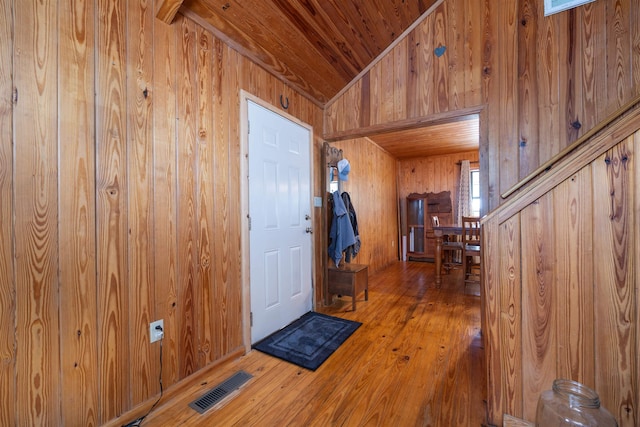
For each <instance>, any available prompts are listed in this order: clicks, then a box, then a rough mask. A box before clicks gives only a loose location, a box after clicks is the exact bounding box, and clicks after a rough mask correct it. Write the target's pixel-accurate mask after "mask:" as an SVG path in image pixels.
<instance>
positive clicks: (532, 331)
mask: <svg viewBox="0 0 640 427" xmlns="http://www.w3.org/2000/svg"><path fill="white" fill-rule="evenodd" d="M603 135H604V136H602V137H597V138H594V139H593V140H592V141H589V142H587V143H586V144H585V149H584V150H580V151H579V152H577V153H576V154H575V155H572V156H571V157H569V158H568V159H567V160H566V161H563V162H562V163H560V164H559V165H557V169H556V171H555V172H554V173H553V174H550V175H547V176H545V177H542V178H541V179H540V180H538V181H536V182H534V183H532V184H531V187H530V188H529V193H531V195H529V194H527V193H521V195H520V196H521V197H520V198H515V199H513V200H512V201H511V203H507V204H504V205H502V206H501V208H499V209H497V210H495V211H494V212H492V213H491V214H489V215H488V216H487V217H485V219H484V220H483V226H484V237H485V240H484V243H483V244H484V245H485V248H486V247H488V248H489V249H490V250H489V251H485V252H484V256H483V263H484V283H483V293H484V295H485V300H486V304H487V310H486V311H485V313H484V316H485V323H484V324H485V325H486V329H485V330H484V331H483V332H484V334H483V335H484V337H485V350H486V351H487V356H488V360H489V378H488V382H489V395H490V396H492V398H490V399H489V412H490V417H491V419H492V420H493V421H494V423H498V424H501V419H502V414H510V415H513V416H516V417H519V418H523V419H526V420H529V421H531V422H533V421H535V416H536V405H537V402H538V398H539V395H540V393H541V392H542V391H544V390H549V389H551V385H552V383H553V380H554V379H556V378H570V379H573V380H575V381H579V382H581V383H583V384H585V385H586V386H588V387H590V388H592V389H594V390H596V392H597V393H598V394H599V396H600V401H601V404H602V406H604V407H605V408H607V409H608V410H609V411H610V412H611V413H612V414H613V415H614V416H615V418H616V420H617V422H618V425H620V426H629V427H631V426H637V425H638V423H639V422H640V377H639V375H638V372H640V371H639V369H640V361H639V360H640V316H639V312H640V310H639V309H640V291H639V288H638V282H639V281H640V275H639V271H638V269H637V267H636V266H637V265H638V259H639V257H640V255H639V252H640V250H639V248H638V247H637V244H635V243H634V242H636V241H637V238H638V236H639V235H640V231H639V230H640V223H639V222H638V208H639V207H640V204H639V202H638V201H639V200H640V162H638V161H637V160H636V159H635V155H636V154H637V153H638V151H639V149H640V107H636V112H635V114H634V116H633V119H630V120H627V121H626V122H625V123H624V124H621V125H619V126H615V127H613V128H610V129H607V130H606V131H605V132H604V134H603ZM586 158H589V159H590V160H589V161H588V163H587V164H586V165H584V166H583V163H584V159H586ZM525 195H526V197H522V196H525ZM531 200H533V202H531ZM496 254H497V255H498V256H495V255H496Z"/></svg>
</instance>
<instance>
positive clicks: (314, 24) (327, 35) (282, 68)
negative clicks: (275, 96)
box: [157, 0, 437, 106]
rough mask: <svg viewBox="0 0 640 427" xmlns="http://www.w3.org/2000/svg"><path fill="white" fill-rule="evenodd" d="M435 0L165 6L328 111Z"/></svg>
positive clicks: (189, 1) (168, 13) (211, 1)
mask: <svg viewBox="0 0 640 427" xmlns="http://www.w3.org/2000/svg"><path fill="white" fill-rule="evenodd" d="M436 2H437V0H163V1H162V2H161V4H160V7H159V11H158V13H157V16H158V18H159V19H161V20H164V21H165V22H171V21H172V20H173V17H174V16H175V13H176V12H177V11H178V9H179V10H180V12H181V13H182V14H184V15H185V16H188V17H189V18H191V19H193V20H194V21H196V22H198V23H200V24H201V25H203V26H205V27H206V28H208V29H210V30H211V31H212V32H213V33H214V34H215V35H216V36H217V37H219V38H221V39H222V40H224V41H225V42H227V43H228V44H229V45H231V46H232V47H233V48H235V49H237V50H238V51H239V52H240V53H242V54H243V55H246V56H247V57H249V58H251V59H252V60H253V61H255V62H256V63H258V64H260V65H262V66H263V67H264V68H265V69H266V70H267V71H270V72H272V73H273V74H274V75H276V76H279V77H280V78H281V79H282V80H284V81H285V82H286V83H287V84H289V85H290V86H292V87H293V88H295V89H296V90H298V91H300V92H301V93H303V94H305V95H306V96H307V97H309V98H310V99H311V100H313V101H315V102H316V103H317V104H318V105H320V106H324V104H326V103H327V102H328V101H329V100H331V99H332V98H333V97H334V96H335V95H336V94H338V92H340V91H341V90H342V89H343V88H344V87H345V86H347V85H348V84H349V83H350V82H351V81H352V80H353V79H354V78H356V77H357V76H358V75H359V74H360V73H361V72H362V71H363V70H365V69H366V68H367V67H368V66H369V65H370V64H372V62H373V61H374V60H375V59H376V58H377V57H378V56H379V55H380V54H382V53H383V52H384V51H385V50H386V49H387V48H388V47H389V46H391V45H392V44H393V42H394V41H395V40H396V39H398V38H399V37H400V36H402V35H403V33H404V32H405V30H407V29H409V28H411V27H412V25H414V24H417V23H418V22H419V20H420V18H421V17H423V15H424V14H426V12H427V11H428V9H429V8H430V7H431V6H433V5H434V4H435V3H436Z"/></svg>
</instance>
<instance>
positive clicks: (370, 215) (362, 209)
mask: <svg viewBox="0 0 640 427" xmlns="http://www.w3.org/2000/svg"><path fill="white" fill-rule="evenodd" d="M331 145H332V146H334V147H336V148H338V149H342V152H343V157H344V158H345V159H347V160H349V164H350V167H351V171H350V172H349V176H348V178H349V179H348V180H347V181H344V182H343V187H342V190H343V191H346V192H348V193H349V196H350V197H351V201H352V203H353V205H354V207H355V209H356V215H357V218H358V231H359V233H360V239H361V241H362V246H361V249H360V253H359V254H358V255H357V256H356V258H355V259H354V260H353V262H354V263H357V264H368V265H369V274H372V273H375V272H376V271H379V270H381V269H382V268H384V267H386V266H387V265H389V264H390V263H391V262H393V261H396V260H398V202H397V199H396V197H397V196H396V194H397V188H396V177H397V169H398V167H397V161H396V160H395V159H394V158H393V157H392V156H391V155H390V154H389V153H387V152H386V151H384V150H382V149H381V148H380V147H379V146H377V145H376V144H374V143H373V142H371V140H369V139H368V138H356V139H349V140H343V141H338V142H335V143H332V144H331ZM325 253H326V252H325Z"/></svg>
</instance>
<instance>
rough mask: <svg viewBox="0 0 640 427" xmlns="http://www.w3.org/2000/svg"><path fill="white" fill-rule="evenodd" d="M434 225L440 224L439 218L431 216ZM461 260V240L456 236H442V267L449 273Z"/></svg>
mask: <svg viewBox="0 0 640 427" xmlns="http://www.w3.org/2000/svg"><path fill="white" fill-rule="evenodd" d="M432 222H433V226H434V227H438V226H440V219H439V218H438V217H437V216H433V217H432ZM461 260H462V242H461V241H459V240H457V239H456V236H443V238H442V269H443V270H444V271H445V272H447V273H449V271H450V270H451V269H453V268H456V267H458V266H460V265H461V264H462V263H461Z"/></svg>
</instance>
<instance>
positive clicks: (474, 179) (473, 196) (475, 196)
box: [469, 169, 480, 216]
mask: <svg viewBox="0 0 640 427" xmlns="http://www.w3.org/2000/svg"><path fill="white" fill-rule="evenodd" d="M469 193H470V194H469V200H471V215H472V216H480V170H479V169H474V170H472V171H471V176H470V185H469Z"/></svg>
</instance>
